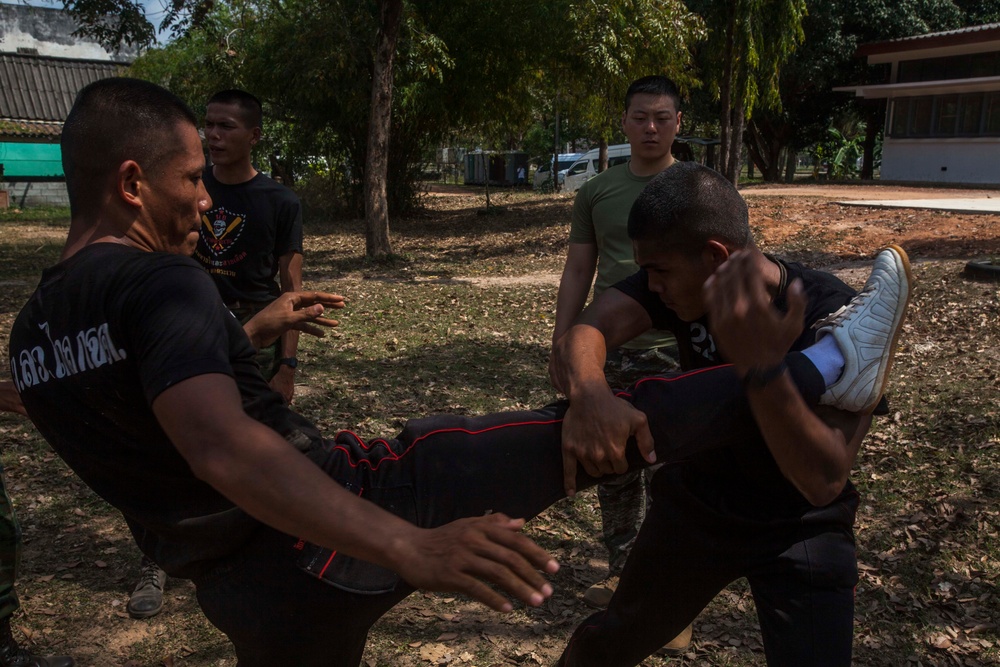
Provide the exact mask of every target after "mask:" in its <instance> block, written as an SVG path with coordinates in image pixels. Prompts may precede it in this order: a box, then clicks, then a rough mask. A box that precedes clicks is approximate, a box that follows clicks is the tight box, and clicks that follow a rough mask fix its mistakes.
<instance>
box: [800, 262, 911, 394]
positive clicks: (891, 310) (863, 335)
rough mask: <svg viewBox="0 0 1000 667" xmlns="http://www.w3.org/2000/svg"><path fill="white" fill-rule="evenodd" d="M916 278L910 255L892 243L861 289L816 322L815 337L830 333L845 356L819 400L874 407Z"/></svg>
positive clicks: (876, 263)
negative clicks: (839, 372)
mask: <svg viewBox="0 0 1000 667" xmlns="http://www.w3.org/2000/svg"><path fill="white" fill-rule="evenodd" d="M912 282H913V276H912V274H911V273H910V259H909V258H908V257H907V256H906V252H905V251H904V250H903V249H902V248H900V247H899V246H895V245H891V246H889V247H888V248H886V249H885V250H883V251H882V252H880V253H879V254H878V256H877V257H876V258H875V264H874V265H873V266H872V272H871V275H870V276H868V282H866V283H865V286H864V287H863V288H862V289H861V292H860V293H859V294H858V295H857V296H856V297H854V299H852V300H851V302H850V303H849V304H847V305H846V306H844V307H843V308H841V309H840V310H838V311H837V312H835V313H833V314H831V315H829V316H828V317H826V318H825V319H823V320H821V321H820V322H818V323H817V324H816V329H817V330H818V333H817V334H816V339H817V340H819V339H820V338H822V337H823V336H825V335H827V334H829V335H832V336H833V337H834V340H836V342H837V346H838V347H840V351H841V353H842V354H843V355H844V371H843V373H841V375H840V378H838V379H837V381H836V382H834V383H833V385H832V386H830V387H828V388H827V390H826V393H824V394H823V396H822V397H821V398H820V401H819V402H820V404H822V405H830V406H833V407H835V408H839V409H841V410H847V411H849V412H860V413H864V414H869V413H871V411H872V410H874V409H875V407H876V406H877V405H878V403H879V401H880V400H881V399H882V394H883V392H885V385H886V382H887V381H888V379H889V369H890V368H891V367H892V358H893V356H895V354H896V342H897V340H898V339H899V332H900V331H901V330H902V328H903V326H902V325H903V316H904V315H905V314H906V307H907V305H908V304H909V302H910V285H911V284H912Z"/></svg>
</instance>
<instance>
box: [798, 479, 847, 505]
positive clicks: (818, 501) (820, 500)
mask: <svg viewBox="0 0 1000 667" xmlns="http://www.w3.org/2000/svg"><path fill="white" fill-rule="evenodd" d="M796 486H797V487H798V489H799V493H801V494H802V496H803V497H804V498H805V499H806V501H808V503H809V504H810V505H812V506H813V507H825V506H827V505H829V504H830V503H832V502H833V501H834V500H836V499H837V496H839V495H840V494H841V493H843V491H844V487H845V486H847V475H841V476H838V477H837V478H835V479H831V478H823V479H818V480H813V481H812V482H811V483H809V484H796Z"/></svg>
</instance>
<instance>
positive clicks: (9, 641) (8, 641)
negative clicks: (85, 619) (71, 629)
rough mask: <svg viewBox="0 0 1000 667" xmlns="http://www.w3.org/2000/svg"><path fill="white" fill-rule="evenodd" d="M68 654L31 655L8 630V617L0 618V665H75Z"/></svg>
mask: <svg viewBox="0 0 1000 667" xmlns="http://www.w3.org/2000/svg"><path fill="white" fill-rule="evenodd" d="M75 666H76V660H74V659H73V658H71V657H69V656H68V655H47V656H40V655H33V654H32V653H31V652H30V651H28V650H27V649H23V648H21V647H20V646H18V645H17V642H16V641H15V640H14V637H13V636H12V635H11V632H10V617H8V618H5V619H3V620H0V667H75Z"/></svg>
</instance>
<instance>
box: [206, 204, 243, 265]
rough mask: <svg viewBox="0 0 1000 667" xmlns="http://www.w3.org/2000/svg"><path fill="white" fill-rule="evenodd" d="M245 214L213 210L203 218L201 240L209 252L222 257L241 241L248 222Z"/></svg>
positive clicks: (219, 209) (224, 209) (226, 210)
mask: <svg viewBox="0 0 1000 667" xmlns="http://www.w3.org/2000/svg"><path fill="white" fill-rule="evenodd" d="M246 218H247V216H246V214H245V213H234V212H232V211H230V210H228V209H226V208H223V207H221V206H220V207H219V208H216V209H212V210H211V211H209V212H208V213H205V214H204V215H202V216H201V238H202V239H203V240H204V241H205V245H206V246H208V249H209V252H211V253H212V254H213V255H215V256H216V257H222V256H223V255H225V254H226V253H227V252H229V250H231V249H232V247H233V244H234V243H236V241H237V240H239V238H240V235H241V234H242V233H243V228H244V227H245V224H244V223H245V222H246Z"/></svg>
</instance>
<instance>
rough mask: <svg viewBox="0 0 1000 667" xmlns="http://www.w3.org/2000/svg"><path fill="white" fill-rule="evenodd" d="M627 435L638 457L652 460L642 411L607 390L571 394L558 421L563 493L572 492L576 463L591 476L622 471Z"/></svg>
mask: <svg viewBox="0 0 1000 667" xmlns="http://www.w3.org/2000/svg"><path fill="white" fill-rule="evenodd" d="M631 437H634V438H635V439H636V442H637V444H638V445H639V453H640V454H641V455H642V457H643V458H644V459H646V460H647V461H649V462H650V463H655V462H656V453H655V452H654V451H653V445H654V443H653V436H652V434H651V433H650V431H649V424H648V423H647V420H646V415H645V413H643V412H641V411H639V410H636V409H635V408H634V407H632V405H631V404H630V403H628V401H625V400H622V399H620V398H618V397H616V396H614V395H613V394H612V393H611V391H610V390H607V391H595V392H594V393H593V394H591V395H588V396H587V397H581V396H578V397H576V398H574V399H573V400H572V401H571V402H570V406H569V408H568V409H567V411H566V415H565V417H563V425H562V453H563V486H564V488H565V490H566V495H568V496H572V495H573V494H575V493H576V469H577V463H579V464H580V465H582V466H583V469H584V470H585V471H586V472H587V474H588V475H590V476H591V477H603V476H604V475H615V474H617V475H620V474H622V473H624V472H626V471H627V470H628V463H627V462H626V460H625V445H626V444H627V443H628V440H629V438H631Z"/></svg>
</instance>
